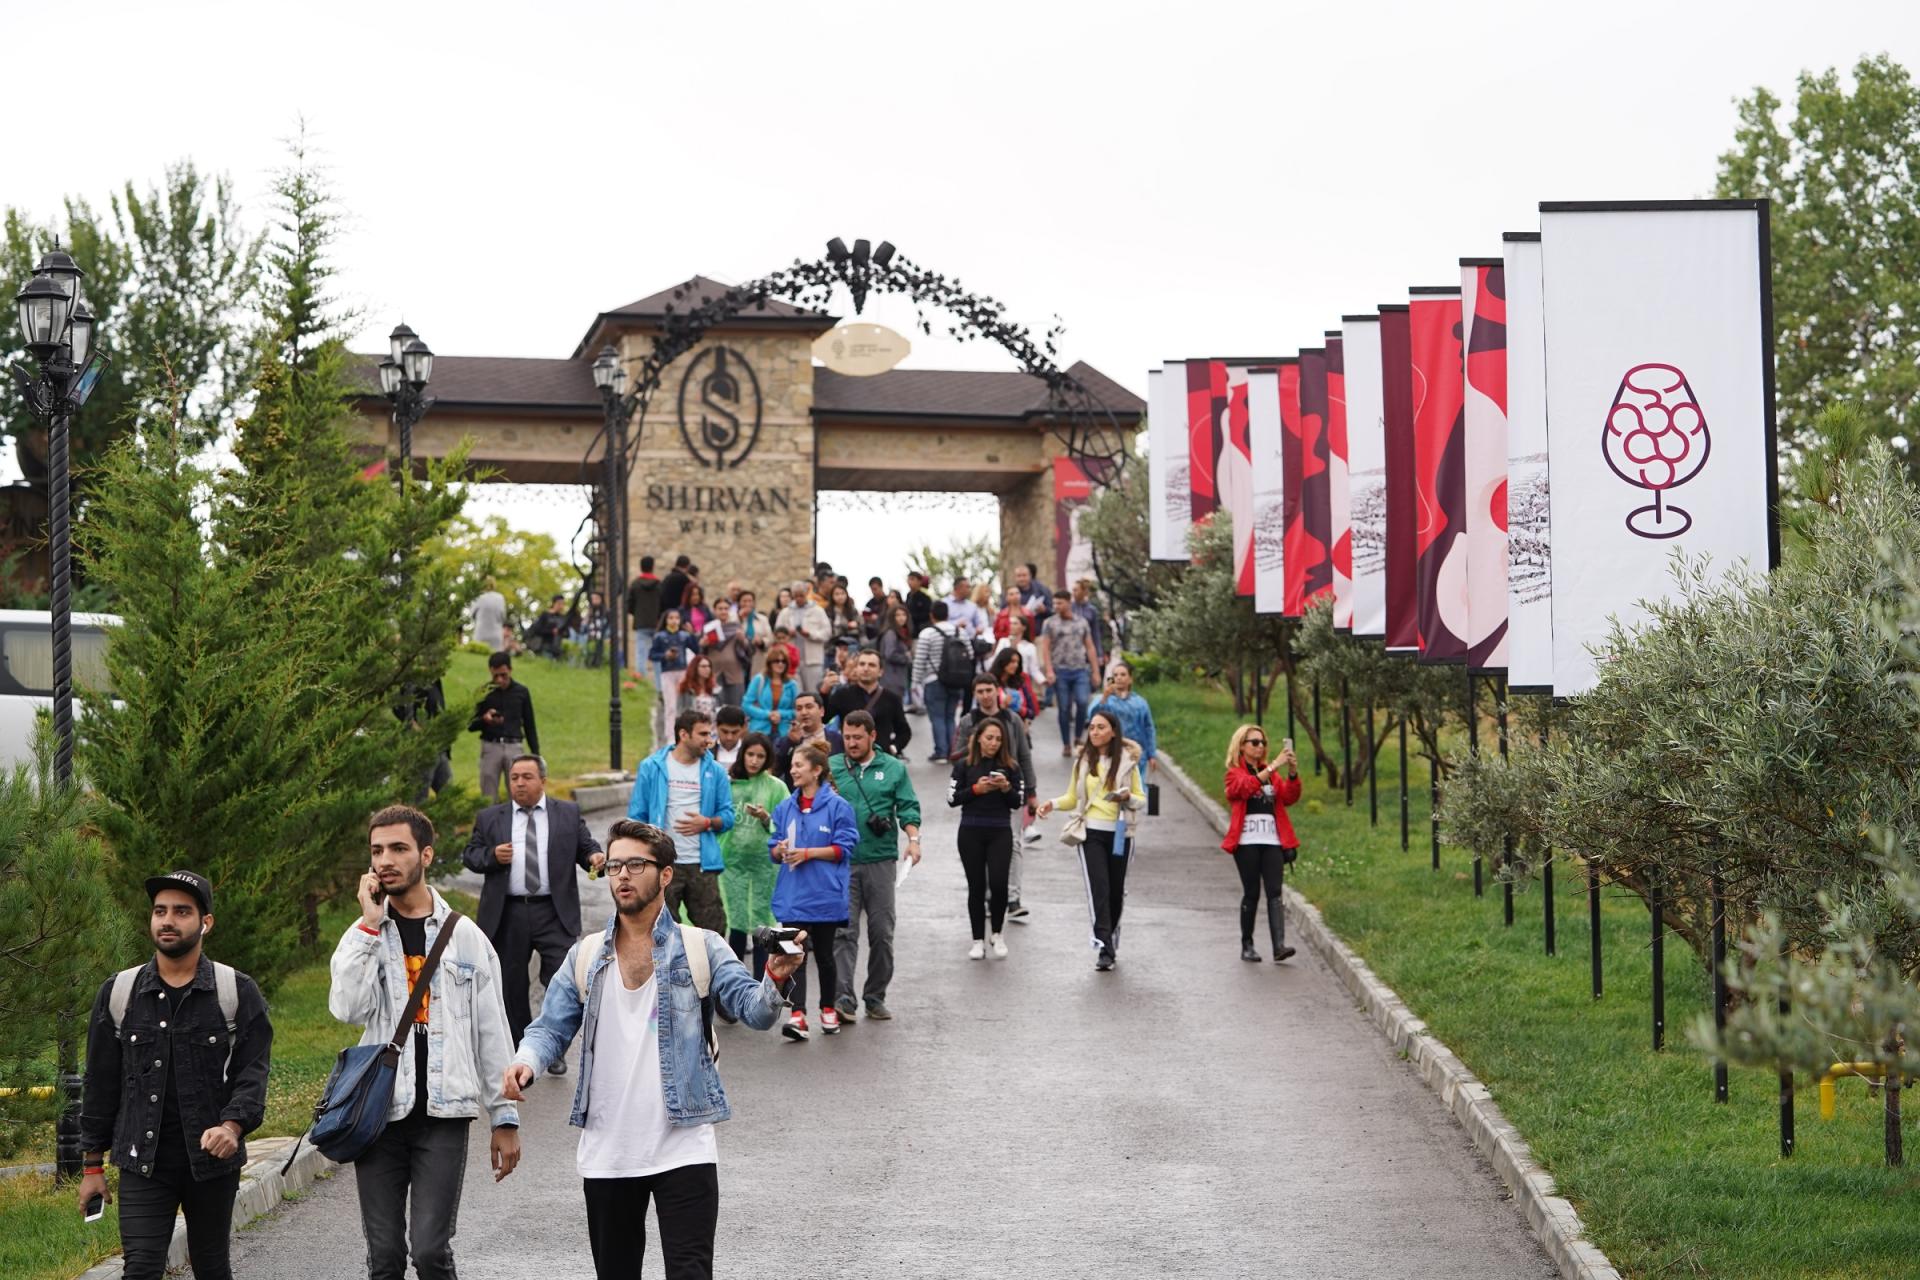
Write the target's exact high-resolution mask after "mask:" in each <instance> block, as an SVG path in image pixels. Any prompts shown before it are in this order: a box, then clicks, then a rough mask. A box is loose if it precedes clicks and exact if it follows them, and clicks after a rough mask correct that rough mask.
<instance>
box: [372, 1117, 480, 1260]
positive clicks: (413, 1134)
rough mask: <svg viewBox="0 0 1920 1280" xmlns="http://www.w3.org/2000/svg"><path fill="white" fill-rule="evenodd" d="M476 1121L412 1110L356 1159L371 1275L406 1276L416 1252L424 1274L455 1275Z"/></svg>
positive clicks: (415, 1258) (389, 1127)
mask: <svg viewBox="0 0 1920 1280" xmlns="http://www.w3.org/2000/svg"><path fill="white" fill-rule="evenodd" d="M472 1123H473V1122H472V1121H470V1120H439V1119H435V1118H434V1117H432V1116H425V1117H415V1116H411V1115H410V1116H407V1117H406V1118H405V1119H403V1120H396V1121H394V1122H393V1123H392V1124H390V1125H388V1126H387V1128H386V1132H384V1133H382V1134H381V1135H380V1137H379V1140H378V1141H376V1142H375V1143H374V1144H373V1145H372V1146H371V1147H369V1148H367V1153H366V1154H365V1155H363V1156H361V1157H360V1159H359V1160H357V1161H356V1162H355V1163H354V1166H353V1178H354V1182H355V1184H356V1186H357V1188H358V1190H359V1192H360V1226H361V1229H362V1230H363V1231H364V1232H365V1233H366V1237H367V1278H368V1280H403V1278H404V1277H405V1275H406V1271H407V1256H408V1254H409V1253H411V1254H412V1256H413V1267H414V1270H415V1271H416V1272H417V1273H418V1274H419V1277H420V1280H455V1276H454V1269H453V1233H454V1229H455V1227H456V1225H457V1223H458V1220H459V1217H460V1186H461V1183H462V1182H464V1181H465V1179H466V1174H467V1129H468V1127H469V1126H470V1125H471V1124H472ZM409 1192H411V1195H409ZM409 1199H411V1200H412V1207H413V1213H412V1215H411V1216H412V1221H411V1223H409V1221H408V1216H409V1215H408V1213H407V1207H408V1200H409Z"/></svg>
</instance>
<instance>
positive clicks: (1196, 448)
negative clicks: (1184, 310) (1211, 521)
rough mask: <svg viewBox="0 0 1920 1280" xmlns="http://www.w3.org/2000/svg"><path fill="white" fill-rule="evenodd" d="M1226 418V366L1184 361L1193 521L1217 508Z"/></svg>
mask: <svg viewBox="0 0 1920 1280" xmlns="http://www.w3.org/2000/svg"><path fill="white" fill-rule="evenodd" d="M1226 420H1227V366H1226V365H1225V364H1224V363H1223V362H1221V361H1219V360H1189V361H1187V479H1188V492H1189V494H1190V495H1191V500H1192V504H1193V522H1194V523H1195V524H1199V523H1201V522H1202V521H1204V520H1206V519H1207V518H1208V517H1210V516H1212V515H1213V513H1214V512H1215V511H1218V510H1219V509H1220V474H1219V467H1220V448H1221V445H1222V444H1223V443H1224V440H1223V436H1224V431H1223V428H1224V426H1225V423H1226Z"/></svg>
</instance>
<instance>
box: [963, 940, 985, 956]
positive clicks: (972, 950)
mask: <svg viewBox="0 0 1920 1280" xmlns="http://www.w3.org/2000/svg"><path fill="white" fill-rule="evenodd" d="M986 958H987V944H986V943H985V942H984V941H983V940H981V939H979V938H975V939H974V940H973V945H972V946H970V947H968V948H967V959H969V960H985V959H986Z"/></svg>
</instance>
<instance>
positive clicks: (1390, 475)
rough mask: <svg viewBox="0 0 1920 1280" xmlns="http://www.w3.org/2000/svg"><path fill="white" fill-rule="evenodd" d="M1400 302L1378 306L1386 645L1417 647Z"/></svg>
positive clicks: (1413, 499)
mask: <svg viewBox="0 0 1920 1280" xmlns="http://www.w3.org/2000/svg"><path fill="white" fill-rule="evenodd" d="M1407 320H1408V312H1407V308H1406V307H1405V306H1399V305H1388V306H1383V307H1381V308H1380V382H1381V386H1380V404H1381V410H1382V413H1381V427H1382V430H1383V432H1384V434H1385V436H1386V461H1387V552H1386V560H1387V574H1386V576H1387V633H1386V642H1387V648H1388V649H1390V650H1398V651H1400V652H1403V653H1413V652H1417V651H1418V650H1419V648H1420V603H1419V602H1420V594H1419V589H1418V587H1416V585H1415V583H1414V578H1415V567H1414V562H1415V560H1416V559H1417V558H1418V555H1419V531H1420V500H1419V497H1418V495H1417V490H1416V486H1415V484H1414V479H1413V472H1414V457H1413V356H1412V354H1411V351H1410V347H1409V339H1408V333H1407Z"/></svg>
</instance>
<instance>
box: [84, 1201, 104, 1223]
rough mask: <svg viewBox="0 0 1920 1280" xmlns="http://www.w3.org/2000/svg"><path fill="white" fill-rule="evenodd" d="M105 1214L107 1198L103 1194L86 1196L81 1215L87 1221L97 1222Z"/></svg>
mask: <svg viewBox="0 0 1920 1280" xmlns="http://www.w3.org/2000/svg"><path fill="white" fill-rule="evenodd" d="M106 1216H107V1198H106V1197H105V1196H103V1195H93V1196H89V1197H87V1207H86V1211H85V1213H84V1215H83V1217H84V1220H85V1221H87V1222H98V1221H100V1219H102V1218H104V1217H106Z"/></svg>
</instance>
